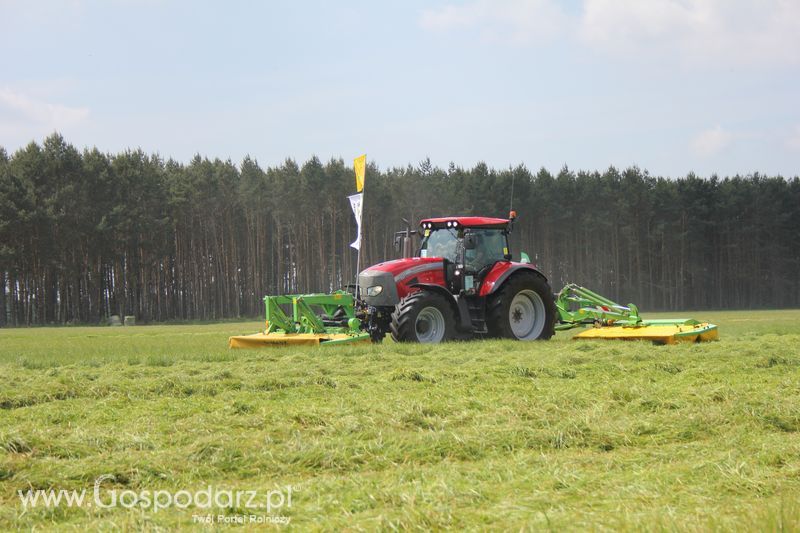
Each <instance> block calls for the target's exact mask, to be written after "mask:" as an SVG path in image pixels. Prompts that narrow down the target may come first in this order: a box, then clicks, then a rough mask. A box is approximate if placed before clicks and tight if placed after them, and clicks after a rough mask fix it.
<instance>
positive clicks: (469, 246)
mask: <svg viewBox="0 0 800 533" xmlns="http://www.w3.org/2000/svg"><path fill="white" fill-rule="evenodd" d="M476 246H477V242H476V239H475V235H474V234H473V233H467V234H466V235H464V249H465V250H474V249H475V247H476Z"/></svg>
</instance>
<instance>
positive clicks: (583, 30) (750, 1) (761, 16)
mask: <svg viewBox="0 0 800 533" xmlns="http://www.w3.org/2000/svg"><path fill="white" fill-rule="evenodd" d="M579 33H580V35H581V37H582V39H583V41H584V42H585V43H587V44H589V45H591V46H594V47H597V48H600V49H603V50H605V51H608V52H613V53H615V54H622V55H636V56H639V57H641V56H643V55H644V56H645V57H649V59H650V60H651V61H660V60H664V59H665V58H674V59H678V60H679V61H680V62H681V63H685V64H690V65H710V66H713V65H720V66H725V67H728V66H738V65H745V66H754V65H766V66H773V65H786V64H798V63H800V2H798V1H796V0H761V1H755V0H584V6H583V16H582V19H581V22H580V32H579Z"/></svg>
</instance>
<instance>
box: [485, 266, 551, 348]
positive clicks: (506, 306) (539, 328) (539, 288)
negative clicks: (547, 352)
mask: <svg viewBox="0 0 800 533" xmlns="http://www.w3.org/2000/svg"><path fill="white" fill-rule="evenodd" d="M555 318H556V304H555V301H554V299H553V291H552V289H551V288H550V284H549V283H547V281H546V280H545V279H544V278H543V277H542V276H540V275H538V274H535V273H533V272H519V273H517V274H515V275H513V276H511V278H509V279H508V280H507V281H506V282H505V283H504V284H503V286H502V287H500V289H498V291H497V292H496V293H495V294H494V295H493V296H492V297H491V298H490V299H489V302H488V304H487V309H486V325H487V327H488V329H489V335H490V336H492V337H500V338H505V339H518V340H522V341H532V340H537V339H541V340H546V339H549V338H550V337H552V336H553V333H555V331H554V326H555Z"/></svg>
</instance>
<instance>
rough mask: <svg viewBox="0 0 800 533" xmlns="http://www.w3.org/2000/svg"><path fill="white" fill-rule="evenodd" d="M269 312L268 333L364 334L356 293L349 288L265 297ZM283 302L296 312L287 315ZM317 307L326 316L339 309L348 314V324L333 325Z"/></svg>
mask: <svg viewBox="0 0 800 533" xmlns="http://www.w3.org/2000/svg"><path fill="white" fill-rule="evenodd" d="M264 305H265V306H266V311H267V331H266V333H316V334H325V333H328V334H333V333H347V334H360V333H362V332H361V321H360V320H359V319H358V318H356V314H355V300H354V298H353V295H352V294H350V293H349V292H345V291H336V292H334V293H332V294H288V295H284V296H265V297H264ZM282 305H287V306H291V308H292V315H291V316H289V315H287V314H286V313H285V312H284V311H283V309H282V308H281V306H282ZM314 307H316V308H319V309H321V310H322V311H323V312H324V313H325V314H326V315H328V316H333V314H334V313H336V311H337V310H339V308H341V309H343V310H344V313H345V316H346V317H347V327H330V326H325V324H323V322H322V319H320V318H319V316H317V314H316V313H315V312H314V309H313V308H314Z"/></svg>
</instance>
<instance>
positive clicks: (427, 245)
mask: <svg viewBox="0 0 800 533" xmlns="http://www.w3.org/2000/svg"><path fill="white" fill-rule="evenodd" d="M426 233H427V235H426V236H425V238H424V239H423V240H422V248H421V249H420V253H419V256H420V257H442V258H444V259H447V260H448V261H450V262H452V263H456V262H458V250H457V248H458V247H457V245H458V233H457V232H456V230H454V229H449V228H447V229H445V228H441V229H435V230H432V231H431V230H428V231H426Z"/></svg>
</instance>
